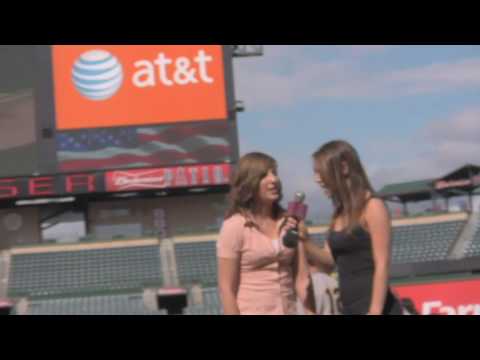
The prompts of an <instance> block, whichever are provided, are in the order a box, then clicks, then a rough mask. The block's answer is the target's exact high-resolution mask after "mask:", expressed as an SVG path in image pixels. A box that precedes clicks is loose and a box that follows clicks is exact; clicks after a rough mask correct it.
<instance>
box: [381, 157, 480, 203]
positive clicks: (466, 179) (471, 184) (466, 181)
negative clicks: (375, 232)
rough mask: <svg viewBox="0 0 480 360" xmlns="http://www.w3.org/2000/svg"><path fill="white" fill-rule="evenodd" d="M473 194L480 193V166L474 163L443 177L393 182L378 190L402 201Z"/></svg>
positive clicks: (391, 198)
mask: <svg viewBox="0 0 480 360" xmlns="http://www.w3.org/2000/svg"><path fill="white" fill-rule="evenodd" d="M472 194H480V166H477V165H472V164H467V165H464V166H462V167H460V168H458V169H456V170H454V171H452V172H450V173H448V174H447V175H445V176H443V177H441V178H436V179H427V180H419V181H410V182H404V183H396V184H391V185H387V186H385V187H384V188H383V189H382V190H380V191H379V192H378V196H380V197H381V198H383V199H385V200H389V201H399V202H402V203H406V202H417V201H425V200H430V199H432V198H434V197H437V196H439V197H446V198H447V197H453V196H464V195H470V196H471V195H472Z"/></svg>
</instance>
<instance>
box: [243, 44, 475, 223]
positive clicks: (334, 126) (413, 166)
mask: <svg viewBox="0 0 480 360" xmlns="http://www.w3.org/2000/svg"><path fill="white" fill-rule="evenodd" d="M235 84H236V96H237V99H239V100H243V101H245V104H246V112H245V113H242V114H240V115H239V120H238V123H239V136H240V151H241V153H242V154H245V153H247V152H250V151H263V152H266V153H269V154H271V155H273V156H274V157H275V158H276V159H277V160H278V162H279V165H280V174H281V177H282V181H283V183H284V188H285V196H286V198H287V199H290V198H291V196H292V194H293V192H294V191H295V190H297V189H298V190H300V189H302V190H304V191H305V192H306V193H307V196H308V199H309V204H310V206H311V208H312V210H311V217H312V218H314V219H315V220H318V219H319V218H326V217H327V216H328V214H329V211H330V204H329V202H328V201H327V199H325V198H324V197H323V195H321V193H320V191H319V190H318V188H317V187H316V185H315V184H314V182H313V175H312V171H311V160H310V154H311V153H312V152H314V151H315V150H316V149H317V148H318V147H319V146H320V145H322V144H323V143H325V142H326V141H329V140H333V139H337V138H340V139H344V140H347V141H349V142H351V143H352V144H353V145H354V146H355V147H356V148H357V149H358V151H359V153H360V156H361V158H362V160H363V162H364V164H365V167H366V169H367V171H368V173H369V175H370V177H371V179H372V182H373V184H374V186H375V187H376V188H377V189H380V188H381V187H382V186H383V185H385V184H388V183H392V182H399V181H409V180H418V179H423V178H431V177H438V176H441V175H443V174H445V173H448V172H449V171H450V170H453V169H454V168H455V167H457V166H461V165H463V164H465V163H469V162H470V163H476V164H480V141H479V140H480V46H473V45H472V46H421V45H415V46H317V45H315V46H303V45H302V46H300V45H282V46H269V45H267V46H265V55H264V56H263V57H261V58H239V59H235Z"/></svg>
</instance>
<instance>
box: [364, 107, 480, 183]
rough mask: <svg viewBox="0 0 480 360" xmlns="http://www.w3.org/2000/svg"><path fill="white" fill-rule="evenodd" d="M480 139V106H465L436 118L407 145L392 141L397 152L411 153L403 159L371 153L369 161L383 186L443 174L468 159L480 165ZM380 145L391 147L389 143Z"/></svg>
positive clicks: (375, 181) (383, 147) (373, 179)
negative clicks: (419, 145)
mask: <svg viewBox="0 0 480 360" xmlns="http://www.w3.org/2000/svg"><path fill="white" fill-rule="evenodd" d="M479 140H480V107H472V108H467V109H464V110H463V111H460V112H457V113H454V114H452V115H451V116H449V117H448V118H446V119H444V120H432V121H431V122H430V123H429V125H427V126H426V127H425V128H424V129H423V130H422V131H421V132H420V133H419V134H418V135H417V136H416V137H415V138H414V139H411V141H409V142H405V143H404V145H403V146H402V144H401V143H399V142H397V143H394V144H393V145H392V146H393V148H394V149H395V152H401V153H403V154H407V156H405V155H404V156H403V160H401V161H398V162H391V163H390V165H389V164H388V162H386V161H385V159H384V158H382V159H381V160H378V161H377V159H375V157H374V156H372V155H370V154H369V155H368V159H369V160H370V159H375V160H374V161H372V163H370V164H369V172H370V174H371V177H372V182H374V183H375V184H376V185H377V186H379V187H381V186H384V185H386V184H389V183H395V182H402V181H415V180H422V179H426V178H435V177H441V176H443V175H446V174H447V173H449V172H450V171H452V170H454V169H455V168H458V167H461V166H463V165H465V164H467V163H472V164H475V165H477V164H478V165H480V141H479ZM414 142H422V143H423V144H424V147H425V149H424V150H418V148H417V147H415V146H414ZM379 148H381V149H387V150H386V151H388V149H389V147H388V146H386V145H385V144H383V145H379ZM412 149H416V150H412ZM390 150H391V149H390ZM382 152H383V151H382ZM387 156H388V153H387Z"/></svg>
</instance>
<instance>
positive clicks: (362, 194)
mask: <svg viewBox="0 0 480 360" xmlns="http://www.w3.org/2000/svg"><path fill="white" fill-rule="evenodd" d="M313 158H314V160H315V161H316V163H317V164H318V165H319V167H318V169H317V170H318V171H319V175H320V177H321V179H322V181H323V183H324V184H325V186H326V188H327V189H328V190H329V191H330V193H331V195H332V201H333V204H334V207H335V210H334V214H333V219H332V225H331V226H332V228H333V225H334V222H335V219H337V218H338V217H339V216H342V217H343V218H344V220H345V223H346V224H345V225H346V226H345V228H346V232H347V233H351V232H352V231H353V229H354V228H355V227H357V226H358V225H361V224H360V221H361V217H362V215H363V212H364V210H365V207H366V205H367V202H368V200H369V199H367V194H371V195H372V196H373V195H374V191H373V188H372V186H371V184H370V181H369V179H368V177H367V174H366V173H365V170H364V168H363V166H362V163H361V161H360V157H359V156H358V153H357V151H356V150H355V149H354V148H353V146H352V145H350V144H349V143H348V142H346V141H342V140H336V141H331V142H329V143H327V144H325V145H323V146H322V147H321V148H320V149H319V150H318V151H316V152H315V153H314V154H313Z"/></svg>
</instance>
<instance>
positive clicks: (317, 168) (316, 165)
mask: <svg viewBox="0 0 480 360" xmlns="http://www.w3.org/2000/svg"><path fill="white" fill-rule="evenodd" d="M313 173H314V179H315V182H316V183H317V184H318V185H320V187H321V188H322V189H323V192H324V193H325V195H326V196H327V197H328V198H331V197H332V193H331V192H330V190H329V189H328V188H327V186H326V185H325V182H324V181H323V179H322V177H321V175H320V164H319V162H318V161H314V165H313Z"/></svg>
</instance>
